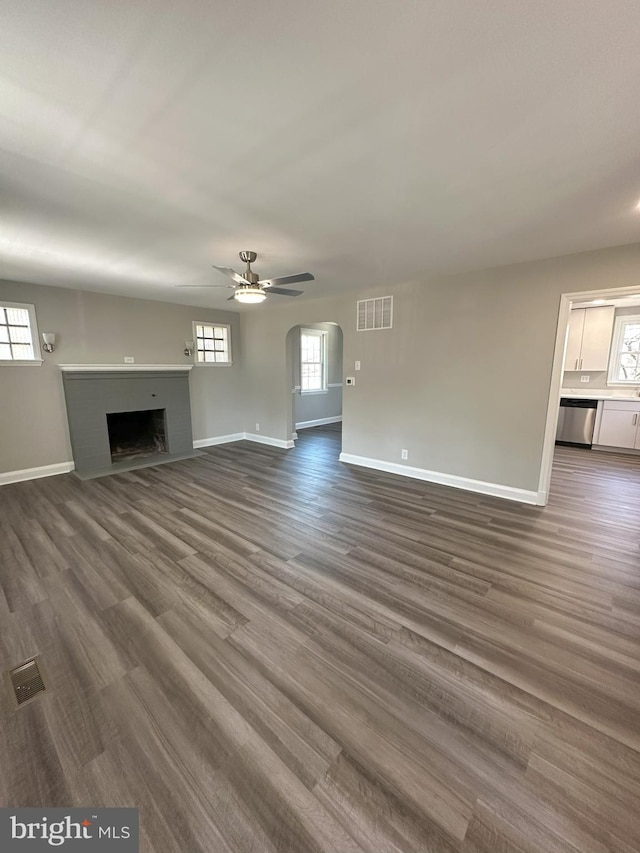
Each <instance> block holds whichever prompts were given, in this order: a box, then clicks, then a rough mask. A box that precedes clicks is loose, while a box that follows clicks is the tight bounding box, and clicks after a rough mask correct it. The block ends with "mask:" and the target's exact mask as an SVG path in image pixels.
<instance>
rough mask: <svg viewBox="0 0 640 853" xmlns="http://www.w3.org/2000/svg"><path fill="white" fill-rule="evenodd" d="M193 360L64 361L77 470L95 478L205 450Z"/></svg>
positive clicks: (63, 374)
mask: <svg viewBox="0 0 640 853" xmlns="http://www.w3.org/2000/svg"><path fill="white" fill-rule="evenodd" d="M191 366H192V365H180V366H174V365H136V366H135V367H133V366H132V365H131V366H130V365H127V366H126V367H123V366H122V365H60V368H61V370H62V379H63V385H64V395H65V402H66V407H67V417H68V420H69V435H70V438H71V447H72V450H73V461H74V465H75V473H76V474H77V475H78V476H79V477H80V478H81V479H91V478H93V477H99V476H102V475H104V474H111V473H115V472H117V471H123V470H130V469H131V468H137V467H141V466H147V465H153V464H160V463H163V462H170V461H174V460H178V459H185V458H188V457H190V456H196V455H199V454H198V453H197V451H194V450H193V435H192V431H191V404H190V397H189V372H188V371H189V369H190V368H191Z"/></svg>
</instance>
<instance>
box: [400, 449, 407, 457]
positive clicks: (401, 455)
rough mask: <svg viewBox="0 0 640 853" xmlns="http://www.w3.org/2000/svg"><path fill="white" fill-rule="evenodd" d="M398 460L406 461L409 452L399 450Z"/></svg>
mask: <svg viewBox="0 0 640 853" xmlns="http://www.w3.org/2000/svg"><path fill="white" fill-rule="evenodd" d="M400 458H401V459H408V458H409V451H408V450H401V451H400Z"/></svg>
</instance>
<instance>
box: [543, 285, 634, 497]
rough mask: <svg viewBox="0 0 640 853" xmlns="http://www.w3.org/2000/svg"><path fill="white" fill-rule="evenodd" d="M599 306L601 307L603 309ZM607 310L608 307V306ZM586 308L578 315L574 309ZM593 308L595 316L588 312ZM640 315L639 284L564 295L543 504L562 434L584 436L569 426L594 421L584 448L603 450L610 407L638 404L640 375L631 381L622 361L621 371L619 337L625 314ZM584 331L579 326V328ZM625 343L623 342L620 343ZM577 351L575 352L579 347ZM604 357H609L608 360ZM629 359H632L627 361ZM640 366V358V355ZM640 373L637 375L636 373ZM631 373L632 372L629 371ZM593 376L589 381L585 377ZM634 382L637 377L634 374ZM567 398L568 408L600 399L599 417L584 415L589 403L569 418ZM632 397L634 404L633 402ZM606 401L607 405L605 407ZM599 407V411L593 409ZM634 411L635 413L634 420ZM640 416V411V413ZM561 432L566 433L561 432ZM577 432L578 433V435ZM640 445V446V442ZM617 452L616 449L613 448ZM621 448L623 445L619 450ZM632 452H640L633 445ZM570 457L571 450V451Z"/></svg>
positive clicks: (550, 405) (547, 431)
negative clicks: (604, 422)
mask: <svg viewBox="0 0 640 853" xmlns="http://www.w3.org/2000/svg"><path fill="white" fill-rule="evenodd" d="M594 309H598V310H597V311H596V310H594ZM602 309H605V310H602ZM574 310H575V311H576V312H582V314H583V315H584V316H580V314H579V313H576V314H573V311H574ZM588 311H591V312H592V314H591V315H589V314H587V313H586V312H588ZM634 314H635V315H640V290H639V288H638V286H637V285H636V286H635V287H625V288H619V289H617V290H611V289H606V290H605V289H603V290H589V291H582V292H577V293H563V294H562V295H561V297H560V309H559V313H558V327H557V332H556V344H555V351H554V359H553V368H552V374H551V387H550V393H549V403H548V407H547V418H546V425H545V438H544V446H543V454H542V465H541V469H540V480H539V485H538V504H540V505H545V504H546V503H547V502H548V499H549V488H550V484H551V473H552V467H553V463H554V455H555V451H556V438H557V437H558V436H560V440H561V441H562V439H563V436H564V435H565V432H566V435H568V436H569V438H575V435H578V436H579V435H580V434H581V433H580V430H577V429H576V430H570V429H567V427H568V426H569V425H571V424H573V421H579V424H578V426H580V429H581V430H582V432H584V429H585V428H586V427H585V426H584V424H583V421H585V423H586V421H587V420H589V424H588V435H586V434H585V437H581V438H580V439H579V441H580V443H581V444H582V450H583V451H584V449H585V448H586V449H588V448H589V447H590V446H597V447H598V450H596V451H594V452H595V453H599V451H600V449H601V443H600V432H601V426H602V419H603V415H604V413H605V411H607V408H606V406H609V408H611V409H612V411H613V409H615V404H617V403H618V402H620V403H621V405H622V406H623V407H624V406H627V407H628V406H629V405H631V406H633V402H632V401H633V400H635V401H636V402H637V401H639V400H640V398H639V397H638V393H639V392H640V376H638V377H637V378H638V381H637V382H635V381H626V376H625V370H624V369H623V365H622V364H621V366H620V370H621V371H622V372H620V373H618V372H617V371H616V364H615V358H616V357H617V354H618V347H617V343H616V341H617V336H618V337H619V331H618V330H619V329H620V328H621V327H622V325H623V322H624V317H625V316H632V315H634ZM580 323H582V337H581V336H580V335H579V334H576V328H577V326H579V325H580ZM590 327H592V328H593V330H594V332H595V333H594V334H590V333H588V334H587V337H588V338H589V346H588V347H587V346H586V345H585V346H584V347H583V346H582V343H580V345H579V347H580V348H579V349H576V347H577V346H578V344H577V343H576V340H577V339H579V340H580V342H582V341H583V340H586V339H585V337H584V336H585V329H587V330H588V329H589V328H590ZM579 331H580V329H577V332H579ZM592 340H593V341H594V345H595V351H596V352H597V353H598V355H597V356H596V358H595V361H594V360H593V358H594V354H593V347H592V345H591V341H592ZM618 343H619V342H618ZM574 350H575V351H574ZM603 359H604V360H603ZM627 360H628V359H627ZM638 362H639V364H638V367H639V368H640V357H639V358H638ZM636 375H637V374H636ZM628 376H629V377H631V374H628ZM585 377H588V379H585ZM631 379H632V380H633V377H631ZM561 400H563V401H567V402H566V403H565V405H564V406H563V408H567V409H576V410H578V409H580V406H578V405H575V404H572V402H571V401H572V400H574V401H578V400H591V401H594V400H595V401H596V403H597V409H596V415H595V417H593V418H590V419H589V418H585V417H578V416H580V415H583V414H584V412H587V414H588V413H589V407H588V406H586V405H585V406H584V407H583V411H578V412H577V415H576V413H575V412H570V413H569V414H570V417H567V414H566V413H565V412H562V413H561V408H560V403H561ZM626 400H628V401H629V402H628V403H627V402H626ZM605 404H606V405H605ZM592 411H593V410H592ZM632 419H633V413H631V414H630V420H632ZM638 420H640V414H639V415H638ZM559 430H560V432H559ZM574 433H575V435H574ZM572 444H576V442H575V441H566V442H565V444H564V446H565V447H569V448H570V447H571V445H572ZM639 447H640V446H639ZM613 449H614V450H615V449H616V448H613ZM618 449H619V448H618ZM578 452H580V448H578ZM630 452H631V453H632V454H635V453H638V450H633V449H631V450H630ZM565 455H566V451H565Z"/></svg>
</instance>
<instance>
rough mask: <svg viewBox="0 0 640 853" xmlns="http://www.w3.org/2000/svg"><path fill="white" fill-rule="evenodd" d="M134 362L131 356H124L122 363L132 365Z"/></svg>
mask: <svg viewBox="0 0 640 853" xmlns="http://www.w3.org/2000/svg"><path fill="white" fill-rule="evenodd" d="M134 362H135V358H134V357H133V356H132V355H125V357H124V363H125V364H133V363H134Z"/></svg>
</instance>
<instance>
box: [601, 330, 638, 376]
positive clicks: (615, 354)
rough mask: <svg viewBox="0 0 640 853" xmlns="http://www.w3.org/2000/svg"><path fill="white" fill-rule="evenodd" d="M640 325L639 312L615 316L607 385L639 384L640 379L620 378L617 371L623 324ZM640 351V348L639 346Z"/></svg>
mask: <svg viewBox="0 0 640 853" xmlns="http://www.w3.org/2000/svg"><path fill="white" fill-rule="evenodd" d="M631 324H633V325H640V314H622V315H621V316H619V317H616V320H615V323H614V326H613V335H612V338H611V350H610V352H609V367H608V370H607V385H618V386H620V387H622V388H628V387H629V386H638V385H640V379H620V378H619V377H618V371H619V368H620V357H621V356H622V342H623V340H624V331H625V326H627V325H631ZM639 352H640V348H639Z"/></svg>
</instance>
